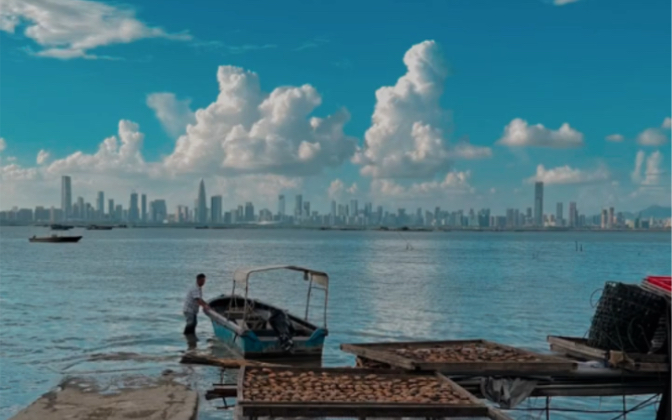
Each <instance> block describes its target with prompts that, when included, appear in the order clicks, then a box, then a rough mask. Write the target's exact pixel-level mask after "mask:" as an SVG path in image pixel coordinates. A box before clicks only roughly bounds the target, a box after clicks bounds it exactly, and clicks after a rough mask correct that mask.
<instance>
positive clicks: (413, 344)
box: [341, 338, 485, 350]
mask: <svg viewBox="0 0 672 420" xmlns="http://www.w3.org/2000/svg"><path fill="white" fill-rule="evenodd" d="M484 341H485V340H483V339H481V338H475V339H466V340H440V341H386V342H382V343H351V344H341V347H343V346H356V347H364V348H371V349H378V350H380V349H396V348H408V349H413V348H423V347H427V346H441V345H454V346H457V345H462V344H477V343H483V342H484Z"/></svg>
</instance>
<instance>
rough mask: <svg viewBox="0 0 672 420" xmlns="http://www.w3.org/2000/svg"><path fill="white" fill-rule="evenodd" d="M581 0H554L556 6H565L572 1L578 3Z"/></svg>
mask: <svg viewBox="0 0 672 420" xmlns="http://www.w3.org/2000/svg"><path fill="white" fill-rule="evenodd" d="M577 1H579V0H553V4H554V5H556V6H564V5H566V4H570V3H576V2H577Z"/></svg>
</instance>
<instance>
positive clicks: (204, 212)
mask: <svg viewBox="0 0 672 420" xmlns="http://www.w3.org/2000/svg"><path fill="white" fill-rule="evenodd" d="M205 200H206V199H205V183H204V182H203V180H202V179H201V183H200V185H199V186H198V206H197V207H198V208H197V209H196V211H197V213H196V222H198V223H207V222H208V205H207V203H206V201H205Z"/></svg>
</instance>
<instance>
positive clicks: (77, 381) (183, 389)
mask: <svg viewBox="0 0 672 420" xmlns="http://www.w3.org/2000/svg"><path fill="white" fill-rule="evenodd" d="M197 414H198V393H197V392H196V391H193V390H191V389H189V387H187V386H185V385H182V384H180V383H178V382H176V381H175V380H174V379H173V378H171V377H163V378H160V379H150V378H131V379H128V378H127V379H126V380H125V381H124V384H122V386H121V387H115V389H114V390H112V391H110V390H109V389H106V390H104V391H103V390H101V389H100V388H99V387H98V385H97V384H95V383H94V382H92V381H91V380H89V379H82V378H70V379H66V380H64V381H63V382H62V383H61V384H60V385H59V386H58V387H57V388H56V389H54V390H52V391H50V392H48V393H46V394H44V395H43V396H42V397H40V398H39V399H37V400H36V401H35V402H34V403H33V404H31V405H30V406H28V407H27V408H25V409H24V410H22V411H21V412H19V413H18V414H17V415H16V416H14V417H13V418H12V419H13V420H42V419H52V420H66V419H68V420H128V419H148V420H195V419H196V418H197Z"/></svg>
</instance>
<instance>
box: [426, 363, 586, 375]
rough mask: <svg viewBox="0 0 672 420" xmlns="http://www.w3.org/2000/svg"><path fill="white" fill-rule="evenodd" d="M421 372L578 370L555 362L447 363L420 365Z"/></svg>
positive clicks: (533, 372)
mask: <svg viewBox="0 0 672 420" xmlns="http://www.w3.org/2000/svg"><path fill="white" fill-rule="evenodd" d="M417 367H418V369H420V370H432V371H441V372H442V373H444V374H446V375H504V376H516V375H520V374H523V373H524V374H535V375H547V374H555V373H567V372H571V371H572V370H574V369H575V368H576V364H575V363H553V362H536V363H535V362H447V363H418V364H417Z"/></svg>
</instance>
